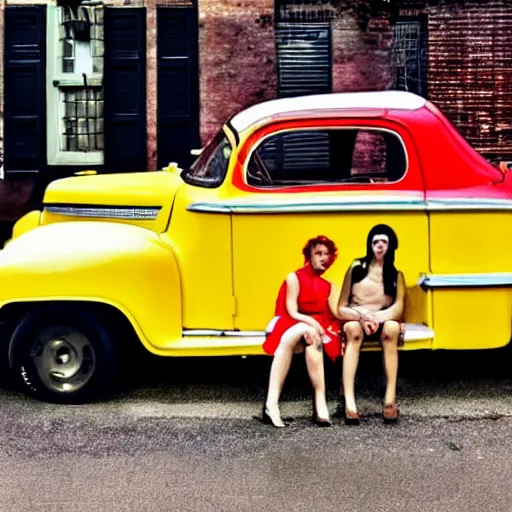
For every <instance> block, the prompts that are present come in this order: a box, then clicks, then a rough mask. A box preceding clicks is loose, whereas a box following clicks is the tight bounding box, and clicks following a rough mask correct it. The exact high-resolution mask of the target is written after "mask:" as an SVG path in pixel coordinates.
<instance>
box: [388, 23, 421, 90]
mask: <svg viewBox="0 0 512 512" xmlns="http://www.w3.org/2000/svg"><path fill="white" fill-rule="evenodd" d="M393 65H394V69H395V80H394V89H399V90H403V91H409V92H413V93H415V94H418V95H420V96H423V97H424V98H426V97H427V22H426V20H424V19H421V18H401V19H399V20H398V21H397V22H396V23H395V25H394V27H393Z"/></svg>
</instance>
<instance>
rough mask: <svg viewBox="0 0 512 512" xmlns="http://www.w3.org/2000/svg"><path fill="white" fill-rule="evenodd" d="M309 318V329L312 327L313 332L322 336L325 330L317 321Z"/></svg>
mask: <svg viewBox="0 0 512 512" xmlns="http://www.w3.org/2000/svg"><path fill="white" fill-rule="evenodd" d="M309 318H310V321H309V322H308V324H309V325H310V326H311V327H313V329H315V331H316V332H317V333H318V335H319V336H322V335H323V334H325V329H324V328H323V327H322V326H321V325H320V322H318V320H315V319H314V318H312V317H309Z"/></svg>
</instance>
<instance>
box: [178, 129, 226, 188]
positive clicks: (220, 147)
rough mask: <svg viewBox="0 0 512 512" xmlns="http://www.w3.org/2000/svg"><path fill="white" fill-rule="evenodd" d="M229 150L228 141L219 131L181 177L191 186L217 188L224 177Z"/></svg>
mask: <svg viewBox="0 0 512 512" xmlns="http://www.w3.org/2000/svg"><path fill="white" fill-rule="evenodd" d="M231 150H232V148H231V144H230V143H229V140H228V139H227V137H226V136H225V135H224V133H223V132H222V131H220V132H219V133H218V134H217V135H216V136H215V137H214V138H213V139H212V140H211V142H210V143H209V144H208V145H207V146H206V148H205V149H204V150H203V151H202V152H201V154H200V155H199V157H198V158H197V159H196V161H195V162H194V163H193V164H192V165H191V166H190V168H189V169H187V170H185V171H183V173H182V175H181V177H182V178H183V180H184V181H185V182H186V183H189V184H191V185H198V186H202V187H207V188H215V187H218V186H219V185H220V184H221V183H222V182H223V180H224V178H225V176H226V173H227V170H228V164H229V158H230V156H231Z"/></svg>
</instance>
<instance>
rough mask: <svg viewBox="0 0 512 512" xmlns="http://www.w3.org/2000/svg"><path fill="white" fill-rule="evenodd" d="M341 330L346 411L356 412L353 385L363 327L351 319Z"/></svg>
mask: <svg viewBox="0 0 512 512" xmlns="http://www.w3.org/2000/svg"><path fill="white" fill-rule="evenodd" d="M343 330H344V332H345V334H346V337H347V346H346V348H345V355H344V357H343V374H342V386H343V393H344V395H345V407H346V410H348V411H352V412H357V407H356V398H355V393H354V386H355V379H356V372H357V366H358V364H359V352H360V350H361V345H362V343H363V327H362V326H361V324H360V323H359V322H356V321H351V322H347V323H346V324H345V325H344V327H343Z"/></svg>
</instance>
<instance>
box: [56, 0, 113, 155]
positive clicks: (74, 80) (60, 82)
mask: <svg viewBox="0 0 512 512" xmlns="http://www.w3.org/2000/svg"><path fill="white" fill-rule="evenodd" d="M59 9H61V7H57V6H56V5H49V6H48V7H47V10H46V13H47V14H46V23H47V24H46V39H47V41H46V43H47V50H46V62H47V66H46V107H47V116H46V117H47V120H46V134H47V160H48V165H103V162H104V151H63V150H62V149H61V143H62V136H63V133H64V126H63V119H64V115H65V102H64V93H63V92H62V90H61V89H62V88H63V87H80V86H82V87H83V83H84V82H83V77H82V76H81V75H79V74H75V73H63V72H62V53H63V48H62V44H61V42H60V37H59V36H60V15H59V14H60V13H59ZM87 85H89V86H94V87H102V86H103V75H102V74H101V73H93V74H91V75H88V76H87Z"/></svg>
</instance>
